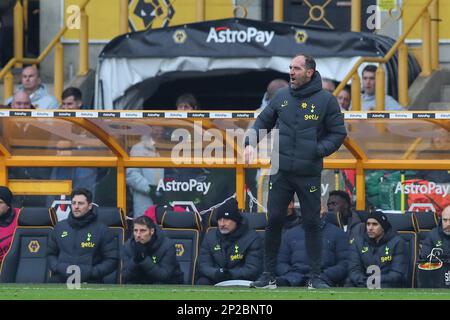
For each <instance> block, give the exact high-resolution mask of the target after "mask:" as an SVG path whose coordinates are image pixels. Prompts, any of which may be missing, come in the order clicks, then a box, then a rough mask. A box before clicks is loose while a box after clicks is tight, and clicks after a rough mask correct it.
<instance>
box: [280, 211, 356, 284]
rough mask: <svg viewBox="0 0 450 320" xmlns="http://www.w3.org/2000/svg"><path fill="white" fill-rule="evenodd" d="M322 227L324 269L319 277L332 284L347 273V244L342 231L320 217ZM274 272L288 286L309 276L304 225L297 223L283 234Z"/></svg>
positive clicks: (298, 282)
mask: <svg viewBox="0 0 450 320" xmlns="http://www.w3.org/2000/svg"><path fill="white" fill-rule="evenodd" d="M321 229H322V234H323V238H322V240H323V245H322V270H323V271H322V273H321V275H320V277H321V278H322V279H323V280H325V281H326V282H327V283H328V284H329V285H332V286H335V285H337V284H340V283H343V282H344V280H345V278H346V277H347V269H348V260H347V259H348V254H349V244H348V240H347V237H346V235H345V233H344V232H343V231H342V230H340V229H339V228H338V227H336V226H334V225H332V224H330V223H326V222H325V221H324V220H322V222H321ZM276 273H277V276H279V277H282V278H284V279H286V280H287V281H288V282H289V284H290V285H291V286H302V285H304V284H305V283H306V281H307V280H308V279H309V277H310V267H309V259H308V254H307V252H306V245H305V230H304V228H303V225H297V226H295V227H293V228H292V229H290V230H288V231H287V232H286V233H285V234H283V236H282V239H281V245H280V250H279V253H278V257H277V266H276Z"/></svg>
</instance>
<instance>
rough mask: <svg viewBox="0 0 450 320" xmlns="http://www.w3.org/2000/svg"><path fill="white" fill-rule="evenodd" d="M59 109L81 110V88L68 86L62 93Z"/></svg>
mask: <svg viewBox="0 0 450 320" xmlns="http://www.w3.org/2000/svg"><path fill="white" fill-rule="evenodd" d="M61 98H62V104H61V109H66V110H81V109H84V108H83V96H82V93H81V90H80V89H78V88H75V87H69V88H67V89H65V90H64V91H63V93H62V96H61Z"/></svg>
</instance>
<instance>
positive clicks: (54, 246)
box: [47, 228, 70, 278]
mask: <svg viewBox="0 0 450 320" xmlns="http://www.w3.org/2000/svg"><path fill="white" fill-rule="evenodd" d="M56 238H57V229H56V228H55V229H54V230H53V231H52V233H51V234H50V238H49V241H48V248H47V261H48V266H49V269H50V271H51V272H52V273H53V274H58V275H60V276H61V277H63V278H67V276H68V275H67V267H69V265H70V264H69V263H61V262H59V259H58V257H59V247H58V243H57V241H56Z"/></svg>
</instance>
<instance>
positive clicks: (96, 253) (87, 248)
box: [48, 210, 119, 282]
mask: <svg viewBox="0 0 450 320" xmlns="http://www.w3.org/2000/svg"><path fill="white" fill-rule="evenodd" d="M118 258H119V252H118V250H117V240H116V239H114V236H113V235H112V234H111V233H110V232H109V230H108V227H107V226H106V225H104V224H103V223H101V222H99V221H98V219H97V214H96V213H95V212H94V211H93V210H91V211H89V212H88V213H87V214H86V215H84V216H83V217H81V218H75V217H74V216H73V213H70V214H69V217H68V218H67V219H65V220H62V221H60V222H59V223H58V224H57V225H56V226H55V229H54V230H53V232H52V233H51V236H50V239H49V244H48V263H49V268H50V271H52V273H54V274H56V275H59V276H60V277H61V278H62V279H66V278H67V277H68V274H67V273H66V270H67V267H69V266H70V265H77V266H79V267H80V270H81V281H82V282H102V281H103V278H104V277H105V276H106V275H108V274H110V273H111V272H113V271H114V270H115V269H116V267H117V263H118Z"/></svg>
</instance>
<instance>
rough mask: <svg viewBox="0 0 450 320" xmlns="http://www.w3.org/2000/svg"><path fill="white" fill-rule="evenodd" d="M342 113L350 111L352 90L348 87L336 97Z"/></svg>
mask: <svg viewBox="0 0 450 320" xmlns="http://www.w3.org/2000/svg"><path fill="white" fill-rule="evenodd" d="M336 99H337V101H338V103H339V107H341V111H348V110H349V109H350V102H351V95H350V90H349V89H348V88H347V87H346V88H344V89H342V90H341V92H339V94H338V95H337V97H336Z"/></svg>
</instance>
